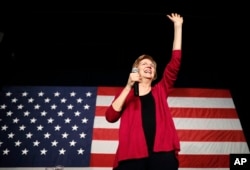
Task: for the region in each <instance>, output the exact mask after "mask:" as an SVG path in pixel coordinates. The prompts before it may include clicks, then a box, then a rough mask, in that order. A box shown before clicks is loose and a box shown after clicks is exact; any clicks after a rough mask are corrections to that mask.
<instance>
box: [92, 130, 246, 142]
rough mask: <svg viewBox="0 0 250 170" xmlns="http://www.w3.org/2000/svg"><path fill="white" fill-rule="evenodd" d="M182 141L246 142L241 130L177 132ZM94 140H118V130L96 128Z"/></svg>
mask: <svg viewBox="0 0 250 170" xmlns="http://www.w3.org/2000/svg"><path fill="white" fill-rule="evenodd" d="M177 132H178V135H179V138H180V140H181V141H206V142H208V141H231V142H233V141H235V142H245V141H246V139H245V136H244V134H243V132H242V131H241V130H177ZM93 139H94V140H118V129H104V128H95V129H94V131H93Z"/></svg>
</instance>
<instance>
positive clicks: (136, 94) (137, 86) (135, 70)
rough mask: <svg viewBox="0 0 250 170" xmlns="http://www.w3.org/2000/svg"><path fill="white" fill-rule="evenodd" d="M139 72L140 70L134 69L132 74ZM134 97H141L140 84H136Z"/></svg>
mask: <svg viewBox="0 0 250 170" xmlns="http://www.w3.org/2000/svg"><path fill="white" fill-rule="evenodd" d="M138 72H139V70H138V68H133V69H132V73H138ZM134 95H135V96H139V83H138V82H135V83H134Z"/></svg>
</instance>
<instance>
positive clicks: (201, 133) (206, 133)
mask: <svg viewBox="0 0 250 170" xmlns="http://www.w3.org/2000/svg"><path fill="white" fill-rule="evenodd" d="M177 133H178V135H179V138H180V140H181V141H207V142H208V141H216V142H225V141H230V142H245V141H246V139H245V136H244V133H243V132H242V131H241V130H177Z"/></svg>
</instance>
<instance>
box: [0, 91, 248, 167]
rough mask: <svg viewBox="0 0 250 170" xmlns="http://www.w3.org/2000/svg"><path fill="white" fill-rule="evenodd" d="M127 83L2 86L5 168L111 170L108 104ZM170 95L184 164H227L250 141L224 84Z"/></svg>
mask: <svg viewBox="0 0 250 170" xmlns="http://www.w3.org/2000/svg"><path fill="white" fill-rule="evenodd" d="M121 88H122V87H23V86H22V87H4V88H2V92H1V99H0V128H1V129H0V133H1V135H0V169H6V168H7V169H8V168H12V167H15V168H17V169H22V167H25V169H28V168H29V167H30V168H31V167H48V166H55V165H63V166H64V167H65V169H69V170H70V169H72V170H73V169H77V168H79V169H82V170H111V169H112V165H113V160H114V154H115V151H116V148H117V145H118V141H117V139H118V128H119V121H118V122H116V123H109V122H107V121H106V119H105V115H104V113H105V111H106V109H107V107H108V106H109V105H110V104H111V102H112V100H113V99H114V95H115V94H116V93H117V92H118V91H119V90H121ZM168 102H169V105H170V109H171V111H172V114H173V118H174V122H175V125H176V128H177V131H178V134H179V137H180V140H181V151H180V155H179V158H180V168H179V169H180V170H197V169H204V170H205V169H206V170H207V169H209V170H229V165H230V158H229V157H230V154H234V153H237V154H248V153H249V148H248V145H247V142H246V139H245V136H244V133H243V130H242V126H241V123H240V120H239V117H238V114H237V112H236V109H235V105H234V102H233V99H232V96H231V94H230V91H229V90H227V89H207V88H175V89H174V90H173V91H172V92H171V94H170V96H169V98H168Z"/></svg>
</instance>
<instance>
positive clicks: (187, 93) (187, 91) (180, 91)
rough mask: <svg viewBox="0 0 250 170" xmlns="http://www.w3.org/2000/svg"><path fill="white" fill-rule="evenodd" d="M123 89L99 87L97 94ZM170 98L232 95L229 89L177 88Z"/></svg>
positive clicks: (226, 96) (114, 92)
mask: <svg viewBox="0 0 250 170" xmlns="http://www.w3.org/2000/svg"><path fill="white" fill-rule="evenodd" d="M122 89H123V87H103V86H102V87H99V88H98V91H97V93H98V94H99V95H101V96H102V95H108V96H109V95H112V96H114V95H116V93H118V92H119V91H121V90H122ZM169 96H176V97H191V96H192V97H208V98H209V97H216V98H231V97H232V96H231V93H230V91H229V90H227V89H209V88H175V89H174V90H172V91H171V93H170V94H169Z"/></svg>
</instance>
